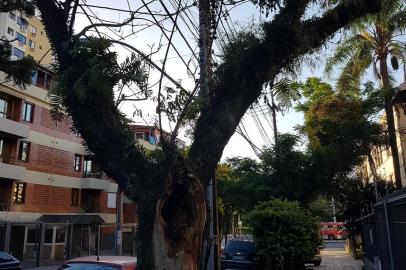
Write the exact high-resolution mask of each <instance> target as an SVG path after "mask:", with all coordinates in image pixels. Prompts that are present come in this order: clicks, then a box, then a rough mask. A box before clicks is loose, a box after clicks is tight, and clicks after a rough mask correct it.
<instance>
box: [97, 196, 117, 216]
mask: <svg viewBox="0 0 406 270" xmlns="http://www.w3.org/2000/svg"><path fill="white" fill-rule="evenodd" d="M107 194H108V192H102V193H101V194H100V212H102V213H108V214H115V213H116V208H107V196H108V195H107Z"/></svg>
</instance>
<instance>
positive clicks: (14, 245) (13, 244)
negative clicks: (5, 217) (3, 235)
mask: <svg viewBox="0 0 406 270" xmlns="http://www.w3.org/2000/svg"><path fill="white" fill-rule="evenodd" d="M24 241H25V225H12V226H11V233H10V248H9V251H10V253H11V255H13V256H14V257H16V258H17V259H19V260H23V259H24Z"/></svg>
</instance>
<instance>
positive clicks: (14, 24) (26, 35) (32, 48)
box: [0, 11, 52, 66]
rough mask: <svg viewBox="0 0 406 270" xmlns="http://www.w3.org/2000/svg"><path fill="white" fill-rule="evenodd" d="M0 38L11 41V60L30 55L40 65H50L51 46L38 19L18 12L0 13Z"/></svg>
mask: <svg viewBox="0 0 406 270" xmlns="http://www.w3.org/2000/svg"><path fill="white" fill-rule="evenodd" d="M0 37H5V38H6V39H8V40H10V41H11V40H12V47H13V48H12V56H11V57H12V58H14V59H19V58H22V57H24V56H26V55H30V56H32V57H33V58H34V59H35V60H37V61H40V63H41V64H42V65H45V66H47V65H49V64H51V62H52V52H51V45H50V44H49V42H48V38H47V35H46V32H45V29H44V26H43V25H42V23H41V19H40V18H38V17H36V16H29V17H28V16H25V15H23V14H21V13H20V12H19V11H15V12H2V13H0Z"/></svg>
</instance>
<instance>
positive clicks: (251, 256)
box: [221, 239, 258, 270]
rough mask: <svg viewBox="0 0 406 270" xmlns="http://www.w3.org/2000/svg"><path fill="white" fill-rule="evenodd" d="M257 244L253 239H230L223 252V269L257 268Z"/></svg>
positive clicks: (253, 269) (243, 269)
mask: <svg viewBox="0 0 406 270" xmlns="http://www.w3.org/2000/svg"><path fill="white" fill-rule="evenodd" d="M257 265H258V262H257V258H256V256H255V246H254V242H253V241H252V240H246V239H230V240H228V241H227V243H226V245H225V247H224V250H223V251H222V254H221V269H222V270H227V269H235V270H255V269H257Z"/></svg>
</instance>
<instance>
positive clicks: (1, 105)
mask: <svg viewBox="0 0 406 270" xmlns="http://www.w3.org/2000/svg"><path fill="white" fill-rule="evenodd" d="M7 105H8V102H7V100H6V99H5V98H2V97H0V118H7V107H8V106H7Z"/></svg>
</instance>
